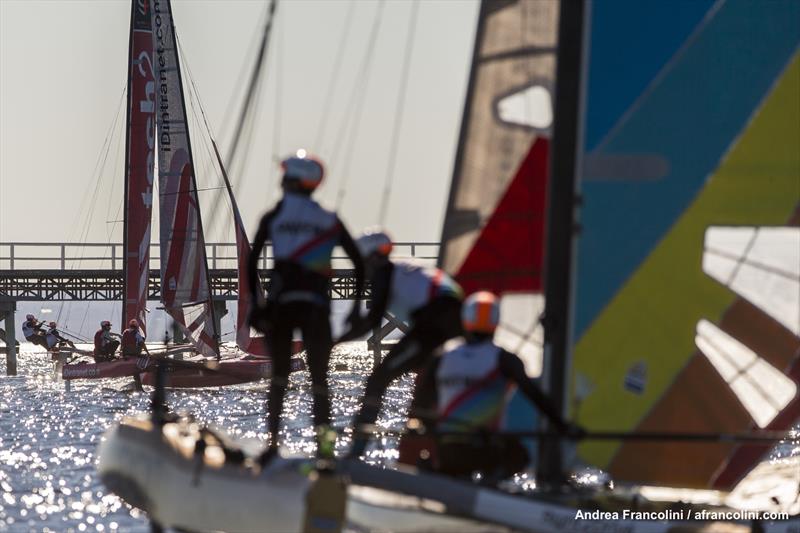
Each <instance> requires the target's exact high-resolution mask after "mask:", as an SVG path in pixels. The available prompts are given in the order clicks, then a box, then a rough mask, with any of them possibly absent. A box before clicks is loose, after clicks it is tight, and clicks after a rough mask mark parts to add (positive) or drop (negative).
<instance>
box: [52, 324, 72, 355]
mask: <svg viewBox="0 0 800 533" xmlns="http://www.w3.org/2000/svg"><path fill="white" fill-rule="evenodd" d="M48 326H50V327H49V328H48V330H47V337H46V338H47V347H48V349H50V350H52V349H53V348H54V347H55V346H57V345H58V346H63V345H64V344H66V345H67V346H69V347H70V348H75V345H74V344H73V343H72V341H71V340H69V339H65V338H64V337H62V336H61V333H59V331H58V328H57V326H58V324H56V323H55V322H50V324H48Z"/></svg>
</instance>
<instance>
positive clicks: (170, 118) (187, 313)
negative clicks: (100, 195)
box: [153, 0, 219, 356]
mask: <svg viewBox="0 0 800 533" xmlns="http://www.w3.org/2000/svg"><path fill="white" fill-rule="evenodd" d="M153 29H154V32H155V51H156V59H157V60H156V66H157V68H156V80H157V85H158V113H157V117H158V185H159V213H160V217H161V228H160V229H161V300H162V302H163V303H164V307H165V309H166V310H167V312H168V313H169V314H170V315H171V316H172V318H173V319H174V320H175V321H176V322H177V323H178V324H179V325H180V326H181V328H182V329H183V331H184V334H185V335H186V336H187V338H188V339H189V340H190V341H191V342H192V344H193V345H194V346H195V348H196V349H197V350H198V351H199V352H200V353H202V354H204V355H207V356H214V355H218V354H219V346H218V338H219V336H218V332H217V331H216V324H215V320H214V308H213V304H212V301H211V292H210V281H209V273H208V264H207V261H206V250H205V240H204V238H203V224H202V220H201V217H200V203H199V200H198V196H197V183H196V179H195V170H194V161H193V158H192V148H191V143H190V140H189V128H188V123H187V118H186V104H185V101H184V96H183V85H182V80H181V74H180V64H179V62H178V50H177V42H176V38H175V31H174V24H173V20H172V6H171V4H170V2H169V0H155V1H154V2H153Z"/></svg>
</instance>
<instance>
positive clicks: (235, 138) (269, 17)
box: [227, 0, 278, 168]
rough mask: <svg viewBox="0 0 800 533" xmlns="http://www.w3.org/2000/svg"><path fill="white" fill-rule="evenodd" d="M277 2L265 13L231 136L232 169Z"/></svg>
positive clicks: (258, 75)
mask: <svg viewBox="0 0 800 533" xmlns="http://www.w3.org/2000/svg"><path fill="white" fill-rule="evenodd" d="M277 5H278V0H270V3H269V8H268V12H267V18H266V22H265V24H264V33H263V34H262V37H261V45H260V46H259V49H258V54H257V55H256V62H255V64H254V65H253V71H252V73H251V74H250V83H249V84H248V88H247V93H246V95H245V99H244V104H243V105H242V109H241V111H240V113H239V121H238V124H237V127H236V130H235V133H234V136H233V141H232V143H231V149H230V152H228V158H227V165H228V167H229V168H230V167H232V165H233V161H234V158H235V157H236V149H237V148H238V145H239V138H240V136H241V134H242V127H243V125H244V122H245V119H246V118H247V114H248V112H249V111H250V106H251V105H252V102H253V98H254V97H255V90H256V88H257V86H258V80H259V79H260V77H261V70H262V68H263V67H264V64H265V63H266V57H267V44H268V43H269V34H270V32H271V30H272V22H273V20H274V18H275V9H276V8H277Z"/></svg>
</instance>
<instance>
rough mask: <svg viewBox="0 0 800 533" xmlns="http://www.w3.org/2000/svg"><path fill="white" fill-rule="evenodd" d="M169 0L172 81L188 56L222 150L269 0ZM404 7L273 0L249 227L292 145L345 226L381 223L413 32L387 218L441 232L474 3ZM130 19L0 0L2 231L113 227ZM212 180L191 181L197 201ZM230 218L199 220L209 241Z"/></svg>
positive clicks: (57, 237) (70, 4) (423, 232)
mask: <svg viewBox="0 0 800 533" xmlns="http://www.w3.org/2000/svg"><path fill="white" fill-rule="evenodd" d="M173 4H174V6H173V10H174V16H175V21H176V28H177V34H178V38H179V41H180V45H181V46H182V48H183V60H184V61H185V63H184V64H183V70H184V82H185V83H186V82H187V78H188V76H187V67H188V70H190V71H191V77H192V78H193V79H194V82H195V84H196V86H197V89H198V92H199V94H200V98H201V100H202V103H203V106H204V108H205V110H206V114H207V116H208V119H209V122H210V124H211V128H212V129H213V130H214V134H215V136H216V138H217V139H218V141H219V142H220V145H221V149H222V152H223V154H225V153H227V150H228V145H229V143H230V141H231V131H232V125H233V123H234V122H235V121H234V118H233V117H234V116H235V115H236V112H237V111H238V109H239V105H240V102H241V95H242V91H243V87H244V85H245V82H246V79H247V75H248V73H249V69H250V68H251V64H252V61H253V58H254V55H255V47H256V45H257V41H258V39H259V37H260V32H261V27H262V25H263V20H264V15H265V7H266V1H262V0H249V1H236V0H226V1H224V2H222V1H211V0H174V2H173ZM413 6H414V2H412V1H410V0H389V1H386V2H383V3H382V2H379V1H377V0H322V1H314V0H281V1H280V3H279V5H278V14H277V20H276V25H275V27H274V32H273V34H272V37H271V40H270V48H269V56H268V63H267V68H266V76H265V78H264V83H263V85H262V87H261V90H260V104H259V107H258V114H257V119H256V121H255V131H254V135H253V139H252V144H251V145H250V147H249V150H248V154H249V157H248V164H247V168H246V171H245V172H244V173H243V174H242V176H241V183H240V185H239V187H238V188H237V197H238V200H239V203H240V207H241V209H242V213H243V216H244V219H245V224H246V226H247V228H248V230H249V231H250V232H251V235H252V232H254V229H255V225H256V223H257V219H258V217H259V216H260V214H261V213H262V212H263V211H264V210H265V209H266V208H267V207H268V205H270V204H271V203H272V202H274V200H275V198H276V195H277V192H278V191H277V182H276V181H275V175H276V168H275V164H274V160H275V158H277V157H279V156H280V155H284V154H286V153H287V152H289V151H292V150H293V149H295V148H297V147H307V148H309V149H310V150H312V151H316V152H317V153H319V155H320V156H321V157H322V158H323V160H325V162H326V163H327V165H328V177H327V179H326V182H325V184H324V186H323V187H322V189H321V190H320V194H319V196H318V197H319V198H320V199H321V200H322V202H323V203H324V204H327V205H329V206H334V205H335V204H336V202H337V197H340V196H342V195H343V201H342V211H341V213H342V215H343V218H344V220H345V222H346V224H347V225H348V226H349V227H350V229H351V230H352V231H353V232H355V231H357V230H359V229H360V228H362V227H364V226H366V225H372V224H376V223H378V222H379V221H380V219H381V216H380V214H379V207H378V206H379V204H380V199H381V195H382V192H383V190H384V187H385V181H386V180H385V178H386V176H387V173H388V172H389V168H388V167H389V161H390V155H389V154H390V151H391V150H390V147H391V144H392V143H391V141H392V135H393V127H394V124H395V116H396V115H395V113H396V108H397V104H398V94H399V92H400V89H401V87H402V86H403V83H402V81H401V73H402V71H403V64H404V57H405V54H406V51H407V45H409V44H410V46H411V48H410V50H411V56H410V57H411V60H410V61H411V63H410V70H409V77H408V82H407V86H406V89H405V103H404V112H403V116H402V128H401V129H400V134H399V142H398V144H397V146H396V166H395V168H394V180H393V185H392V191H391V196H390V202H389V208H388V212H387V213H386V214H385V217H384V218H385V220H386V225H387V227H388V228H389V229H390V230H391V231H392V232H393V233H394V236H395V238H396V239H398V240H417V241H426V240H434V241H437V240H438V239H439V232H440V227H441V221H442V216H443V210H444V204H445V201H446V194H447V190H448V187H449V179H450V173H451V169H452V164H453V158H454V154H455V143H456V138H457V130H458V127H459V124H460V115H461V111H462V106H463V98H464V91H465V85H466V78H467V68H468V63H469V58H470V54H471V50H472V39H473V35H474V30H475V21H476V17H477V8H478V2H477V0H420V2H419V5H418V11H417V14H416V24H415V25H414V35H413V38H412V39H409V22H410V20H412V17H411V14H412V13H413ZM348 14H349V17H348ZM378 17H379V18H378ZM129 19H130V3H129V2H126V1H110V0H93V1H72V0H63V1H56V0H51V1H43V0H24V1H20V0H0V242H2V241H70V242H85V241H99V242H107V241H109V240H111V241H119V240H121V224H119V223H115V222H114V221H116V220H119V218H120V216H119V214H118V213H119V211H118V210H119V207H120V205H121V203H122V181H123V174H122V172H123V159H124V127H123V126H124V120H125V109H124V105H121V102H122V104H124V101H121V97H122V92H123V90H124V88H125V85H126V75H127V74H126V62H127V53H128V26H129ZM348 19H349V21H350V22H349V24H348V22H347V21H348ZM376 21H377V24H378V26H377V29H376V30H373V28H374V27H375V24H376ZM372 31H375V32H376V33H375V35H376V38H375V41H374V45H373V46H369V45H368V42H369V36H370V33H371V32H372ZM340 47H343V48H342V49H343V53H342V55H341V61H340V62H338V59H337V58H338V57H339V50H340ZM364 63H368V64H369V65H370V67H369V68H368V69H366V70H365V69H362V65H363V64H364ZM337 64H338V68H334V67H336V66H337ZM334 71H336V72H334ZM326 104H327V107H326ZM326 108H327V109H328V114H327V115H326V114H325V112H324V111H325V109H326ZM189 114H190V115H192V112H191V111H189ZM117 116H118V119H117V121H116V123H115V117H117ZM325 118H326V120H327V122H326V123H325V127H324V128H323V127H322V126H323V122H324V119H325ZM112 125H114V127H112ZM192 134H193V138H192V141H193V144H194V151H195V158H196V166H197V167H198V168H200V169H202V168H203V167H204V162H206V161H207V160H208V156H207V153H208V151H207V148H206V147H205V146H204V144H203V143H202V141H201V136H200V134H199V133H198V130H196V129H193V130H192ZM107 138H109V142H108V143H106V139H107ZM98 162H100V163H99V164H98ZM199 174H200V175H199V176H198V182H199V187H201V188H202V187H216V186H219V185H220V184H219V182H218V178H217V177H216V176H213V175H203V173H202V170H201V171H200V172H199ZM345 179H346V181H343V180H345ZM343 183H346V186H343V185H342V184H343ZM215 194H216V192H215V191H209V192H207V193H203V196H202V197H201V201H202V202H203V203H204V205H205V207H206V210H209V208H210V207H212V206H213V204H214V201H215V198H216V196H215ZM204 216H205V218H206V220H208V219H209V218H210V216H209V215H208V214H206V215H204ZM220 218H221V219H224V220H227V217H220ZM227 226H228V224H225V228H223V227H221V226H219V225H217V226H215V227H214V228H207V240H208V241H213V240H217V239H219V240H229V239H232V236H230V235H226V234H225V231H226V230H227ZM155 235H157V232H154V240H156V238H155Z"/></svg>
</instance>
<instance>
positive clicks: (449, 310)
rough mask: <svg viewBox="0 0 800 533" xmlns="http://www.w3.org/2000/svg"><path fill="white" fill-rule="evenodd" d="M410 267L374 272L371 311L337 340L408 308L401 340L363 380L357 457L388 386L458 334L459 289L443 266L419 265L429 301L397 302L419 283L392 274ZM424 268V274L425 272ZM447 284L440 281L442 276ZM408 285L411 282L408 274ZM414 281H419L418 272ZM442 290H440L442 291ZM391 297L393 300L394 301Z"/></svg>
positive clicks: (356, 422) (352, 452)
mask: <svg viewBox="0 0 800 533" xmlns="http://www.w3.org/2000/svg"><path fill="white" fill-rule="evenodd" d="M408 267H409V265H408V264H404V263H402V262H398V263H393V262H391V261H387V262H386V264H385V265H383V266H382V267H381V268H379V269H378V270H377V271H376V272H375V273H374V275H373V276H372V279H371V282H372V304H371V307H370V311H369V315H368V316H367V318H366V320H364V321H363V322H362V323H361V324H359V325H358V327H356V328H353V329H351V330H350V331H348V332H347V333H345V334H344V335H343V336H342V338H341V339H339V342H343V341H347V340H352V339H355V338H358V337H360V336H361V335H363V334H365V333H366V332H368V331H369V330H370V329H372V328H373V327H376V326H379V325H380V323H381V320H382V319H383V315H384V313H385V312H386V311H387V310H388V311H390V312H391V311H392V310H393V308H397V307H398V306H400V307H404V308H405V310H406V311H407V312H408V314H409V316H408V317H398V318H408V320H409V321H410V326H411V327H410V329H409V331H408V332H407V333H406V334H405V335H404V336H403V338H402V339H400V341H399V342H398V343H397V344H395V345H394V346H393V347H392V349H391V350H390V351H389V353H388V354H387V355H386V357H385V358H384V359H383V361H381V363H380V364H379V365H378V367H377V368H376V369H375V371H374V372H373V373H372V375H371V376H370V377H369V378H368V379H367V385H366V389H365V391H364V400H363V403H362V405H361V410H360V411H359V412H358V414H357V415H356V418H355V420H354V422H353V425H354V427H355V428H356V437H355V438H354V442H353V447H352V448H351V450H350V456H351V457H356V456H359V455H361V454H363V453H364V449H365V448H366V444H367V441H368V437H367V436H366V434H365V433H364V432H363V431H360V430H361V429H363V427H364V426H365V425H369V424H374V423H375V421H376V420H377V418H378V413H379V411H380V406H381V399H382V397H383V393H384V392H385V391H386V389H387V387H388V386H389V384H390V383H391V382H392V381H393V380H395V379H396V378H398V377H400V376H402V375H403V374H405V373H406V372H411V371H415V370H419V369H421V368H423V367H424V366H425V365H426V364H427V363H428V361H429V360H430V358H431V356H432V354H433V352H434V350H436V349H437V348H438V347H439V346H441V345H442V344H444V343H445V342H446V341H447V340H449V339H452V338H454V337H457V336H459V335H460V334H461V332H462V331H461V288H460V287H458V285H457V284H455V282H453V281H452V279H450V278H449V277H447V276H446V275H445V274H444V273H443V272H442V271H441V270H436V269H428V270H427V271H425V269H418V272H417V274H420V275H424V276H426V277H427V278H428V281H429V282H430V289H427V301H425V302H424V303H422V305H420V306H419V307H416V308H413V306H411V305H401V302H399V301H397V300H401V299H405V298H407V297H410V298H412V300H413V298H414V294H415V293H419V291H418V290H417V289H418V288H417V287H410V288H409V289H410V290H406V287H404V286H403V285H404V282H403V278H402V276H400V278H401V279H400V280H398V279H397V278H396V276H397V275H398V274H399V273H401V272H402V270H401V269H406V270H408ZM423 272H424V274H423ZM442 278H444V279H446V281H447V283H444V284H442V283H441V282H442V281H443V279H442ZM409 279H410V280H411V281H410V282H409V283H414V282H415V280H414V279H413V278H409ZM417 280H422V278H421V277H420V276H418V277H417ZM440 289H444V290H440ZM393 299H395V301H392V300H393Z"/></svg>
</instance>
